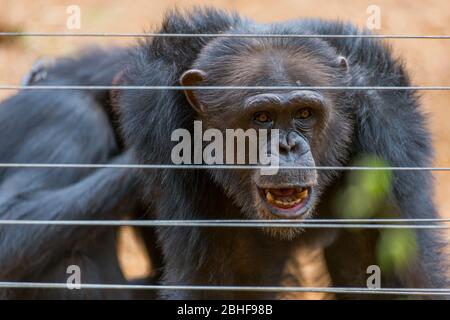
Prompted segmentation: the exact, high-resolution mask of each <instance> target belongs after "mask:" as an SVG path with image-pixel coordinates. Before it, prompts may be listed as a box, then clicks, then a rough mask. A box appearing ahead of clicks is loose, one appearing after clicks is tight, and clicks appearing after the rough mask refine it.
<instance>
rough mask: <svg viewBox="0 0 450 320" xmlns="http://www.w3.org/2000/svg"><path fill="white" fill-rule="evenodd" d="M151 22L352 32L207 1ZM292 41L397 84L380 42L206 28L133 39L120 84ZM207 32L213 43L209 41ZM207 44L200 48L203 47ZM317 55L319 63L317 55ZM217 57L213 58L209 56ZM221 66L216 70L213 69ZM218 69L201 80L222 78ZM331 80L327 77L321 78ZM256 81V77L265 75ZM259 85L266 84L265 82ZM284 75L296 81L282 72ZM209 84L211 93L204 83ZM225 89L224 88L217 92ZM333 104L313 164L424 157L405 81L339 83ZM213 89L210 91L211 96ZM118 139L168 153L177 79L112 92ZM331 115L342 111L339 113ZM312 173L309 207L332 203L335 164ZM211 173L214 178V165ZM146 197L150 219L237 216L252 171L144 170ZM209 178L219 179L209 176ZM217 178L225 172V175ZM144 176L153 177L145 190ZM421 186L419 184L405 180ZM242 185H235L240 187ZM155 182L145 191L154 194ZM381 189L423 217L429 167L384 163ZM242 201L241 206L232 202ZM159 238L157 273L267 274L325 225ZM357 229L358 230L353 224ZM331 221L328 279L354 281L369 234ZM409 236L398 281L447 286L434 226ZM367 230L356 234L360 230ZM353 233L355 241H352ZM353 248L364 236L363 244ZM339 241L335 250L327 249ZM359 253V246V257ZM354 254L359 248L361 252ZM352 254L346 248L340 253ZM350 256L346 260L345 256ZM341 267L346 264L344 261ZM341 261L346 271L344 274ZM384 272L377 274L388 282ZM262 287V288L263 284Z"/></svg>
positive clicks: (154, 158) (230, 279)
mask: <svg viewBox="0 0 450 320" xmlns="http://www.w3.org/2000/svg"><path fill="white" fill-rule="evenodd" d="M161 32H168V33H275V34H343V35H346V34H359V33H360V31H358V30H357V29H356V28H355V27H354V26H352V25H351V24H344V23H337V22H328V21H322V20H297V21H291V22H287V23H281V24H270V25H269V24H268V25H264V24H257V23H255V22H253V21H250V20H247V19H243V18H241V17H239V16H237V15H228V14H226V13H224V12H220V11H216V10H196V11H193V12H192V13H189V14H187V15H182V14H180V13H178V12H173V13H171V14H169V15H168V16H167V17H166V20H165V22H164V23H163V27H162V28H161ZM262 41H266V42H267V43H268V44H269V45H270V44H275V43H277V44H278V43H281V45H283V44H286V45H291V46H298V48H299V50H302V51H306V52H311V53H313V55H314V56H319V57H320V56H323V57H327V56H329V55H330V54H333V53H334V54H336V56H337V55H343V56H345V57H347V59H348V63H349V66H350V70H349V73H348V75H347V76H343V77H340V78H336V79H335V81H337V84H340V85H348V86H408V85H410V82H409V79H408V76H407V75H406V73H405V71H404V68H403V66H402V64H401V63H400V62H399V61H397V60H395V59H393V58H392V55H391V53H390V50H389V49H388V48H387V47H386V46H385V45H383V44H382V43H380V42H379V41H377V40H373V39H289V40H286V39H283V40H273V39H269V40H268V39H265V40H257V39H252V40H247V39H235V38H229V39H211V38H154V39H152V40H150V41H147V42H142V43H141V44H140V45H139V46H138V47H137V48H136V50H134V51H133V53H132V57H131V58H130V60H129V61H130V62H129V64H128V65H127V70H126V73H125V75H124V77H123V84H125V85H150V86H151V85H178V81H179V78H180V76H181V74H182V73H183V72H184V71H186V70H188V69H190V68H191V67H193V66H196V63H198V60H200V61H203V62H202V63H203V65H204V66H207V67H208V68H209V69H210V71H211V70H212V71H211V73H212V74H214V68H215V67H217V68H218V69H220V70H221V71H223V70H224V68H222V67H223V64H222V63H223V59H222V60H221V58H222V56H221V54H228V53H230V52H233V53H235V54H236V53H237V54H239V52H242V51H243V50H245V48H246V46H247V47H251V46H252V45H254V44H255V43H258V42H262ZM211 43H213V44H214V46H209V44H211ZM205 48H207V49H205ZM321 61H323V63H324V64H329V63H331V62H327V61H326V60H325V59H324V60H321ZM216 63H217V64H216ZM225 78H226V75H225V76H224V77H223V79H225ZM221 80H222V79H221V78H220V74H219V75H217V78H214V76H213V79H212V80H211V81H209V82H208V83H207V84H215V85H221V84H224V85H226V84H227V83H221ZM334 84H335V83H333V82H331V83H330V85H334ZM266 85H267V84H266ZM268 85H270V84H268ZM292 85H295V83H294V84H292ZM213 94H214V93H212V95H213ZM220 94H221V95H223V96H224V97H225V98H223V101H224V102H226V101H225V100H227V99H233V97H234V96H232V95H233V94H236V95H238V94H239V93H228V92H220ZM336 94H337V97H335V98H336V101H338V102H337V104H336V105H335V107H336V110H338V112H337V113H338V114H339V113H346V114H345V116H346V118H347V119H346V120H345V121H346V126H345V127H342V125H341V127H335V128H331V129H330V130H331V131H329V136H328V138H327V140H325V143H326V150H324V151H323V153H322V154H321V156H320V158H319V159H316V161H317V162H318V164H320V165H331V166H332V165H349V164H351V163H352V161H353V159H355V158H356V157H358V156H359V155H360V154H374V155H377V156H379V157H381V158H382V159H385V160H386V161H387V162H388V164H389V165H390V166H429V164H430V157H431V155H432V149H431V143H430V137H429V134H428V132H427V130H426V128H425V123H424V117H423V115H422V114H421V112H420V110H419V102H418V97H417V94H416V93H415V92H413V91H389V92H384V91H375V90H368V91H347V92H337V93H336ZM217 99H219V98H218V97H216V101H217ZM117 104H118V106H119V108H120V112H121V126H122V132H123V134H124V139H125V143H126V144H127V145H128V146H129V147H130V148H132V149H133V152H134V154H135V156H136V158H137V159H138V161H139V162H140V163H164V164H167V163H171V159H170V152H171V146H173V145H174V143H172V142H171V141H170V133H171V132H172V131H173V130H175V129H177V128H187V129H189V130H192V123H193V121H194V119H196V118H197V117H198V116H197V115H196V114H195V112H194V111H193V109H192V108H191V107H190V106H189V105H188V103H187V101H186V99H185V97H184V95H183V94H182V92H179V91H172V90H167V91H166V90H159V91H155V90H150V91H145V90H142V91H132V92H130V91H127V92H122V93H121V94H120V96H119V97H118V101H117ZM341 115H342V114H341ZM320 174H321V176H320V178H319V181H321V183H322V185H326V186H328V188H327V189H326V190H324V192H323V195H322V197H321V199H320V206H319V209H318V210H317V212H316V216H318V217H320V216H325V215H333V209H332V208H331V207H330V206H329V205H328V204H329V203H330V202H331V201H332V199H333V197H334V193H333V190H334V189H335V187H336V186H339V185H342V184H343V183H344V181H345V179H344V177H342V176H340V175H339V173H338V172H321V173H320ZM218 175H219V178H217V176H218ZM141 178H142V180H143V181H144V183H145V184H146V186H145V189H144V190H145V191H147V192H148V194H149V195H148V199H147V200H148V201H149V203H151V206H152V207H153V208H154V209H155V211H156V216H157V217H158V218H161V219H213V218H220V219H233V218H236V219H239V218H242V217H245V216H246V213H248V212H247V211H248V210H249V208H248V207H245V202H243V201H242V198H243V197H247V198H249V197H250V195H249V194H246V193H245V191H247V189H246V187H247V185H248V184H249V183H250V182H251V181H239V180H236V178H235V176H234V175H233V173H229V171H228V172H225V173H215V172H214V173H211V172H209V171H207V170H198V171H184V170H158V171H144V172H142V175H141ZM218 181H219V183H217V182H218ZM227 182H228V183H227ZM155 186H157V189H161V190H158V191H155ZM417 186H421V187H420V190H421V192H420V193H419V194H418V193H417V192H416V190H417ZM243 190H244V191H243ZM155 193H156V196H155ZM391 195H392V199H391V200H392V201H393V203H394V204H395V205H396V206H397V207H398V209H399V212H400V213H401V216H402V217H405V218H432V217H436V212H435V209H434V205H433V202H432V177H431V174H430V172H428V171H420V172H417V171H415V172H395V173H394V179H393V186H392V192H391ZM243 203H244V207H242V205H243ZM158 231H159V242H160V245H161V246H162V248H163V253H164V259H165V270H164V283H165V284H184V285H187V284H197V285H206V284H217V285H277V283H278V282H279V280H280V274H281V269H282V266H283V264H284V261H285V260H286V258H287V256H288V255H289V251H290V250H291V248H292V246H294V245H295V243H298V242H299V241H304V240H303V239H308V238H310V237H313V238H317V237H318V238H321V237H323V236H324V234H325V233H326V232H327V231H326V230H320V231H314V232H312V231H309V230H308V231H306V232H305V233H304V234H303V235H302V236H300V237H298V239H297V240H293V241H286V240H278V239H276V238H272V237H270V236H268V235H267V234H264V233H262V232H261V231H260V230H255V229H252V230H250V229H238V230H232V229H210V228H205V229H202V228H159V229H158ZM364 232H366V231H364ZM366 235H367V236H361V235H355V234H352V233H348V232H340V231H339V232H338V231H336V232H335V239H334V242H333V244H332V245H331V246H330V247H328V249H327V258H328V260H329V270H330V273H331V274H332V277H333V284H334V285H337V286H339V285H342V286H345V285H347V286H360V287H364V286H365V278H366V274H365V270H366V267H367V266H368V265H369V264H373V263H374V257H373V253H371V252H370V251H369V252H366V249H367V248H372V249H373V246H374V245H373V237H375V236H376V232H369V231H367V232H366ZM417 237H418V239H419V240H418V241H419V246H420V248H419V249H420V250H419V251H420V252H419V258H418V261H417V265H415V266H414V267H413V268H412V271H411V272H410V274H409V275H407V276H406V277H404V278H406V280H404V279H403V280H402V281H403V285H404V286H417V287H446V286H448V283H449V281H448V278H447V276H446V274H445V272H446V271H447V270H448V268H447V267H446V266H444V264H443V259H444V258H443V257H442V256H441V255H439V254H438V251H439V250H440V248H441V242H440V238H439V235H438V233H437V232H436V231H418V232H417ZM363 241H364V242H366V243H367V246H366V247H364V246H365V245H362V244H361V242H363ZM355 243H359V245H357V246H355ZM361 248H366V249H364V250H362V249H361ZM337 249H339V251H338V250H337ZM359 256H361V258H359ZM363 257H367V259H366V260H364V259H363ZM350 258H351V259H350ZM350 263H352V265H350ZM344 270H349V272H346V273H345V272H343V271H344ZM344 273H345V275H343V274H344ZM396 282H397V280H394V281H393V282H391V283H383V286H384V287H386V286H389V285H390V284H393V283H394V285H395V283H396ZM163 296H164V297H169V298H216V297H220V298H241V297H245V298H248V297H261V295H252V294H251V293H243V294H240V293H233V292H220V293H217V292H164V293H163ZM265 297H272V295H271V294H268V295H265Z"/></svg>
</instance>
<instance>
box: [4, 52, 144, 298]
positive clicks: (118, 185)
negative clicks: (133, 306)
mask: <svg viewBox="0 0 450 320" xmlns="http://www.w3.org/2000/svg"><path fill="white" fill-rule="evenodd" d="M125 56H127V55H126V52H125V50H115V51H114V53H109V52H106V51H102V50H97V49H95V50H90V51H89V52H86V53H85V54H83V55H82V56H81V57H79V58H77V59H60V60H56V61H55V62H54V63H47V62H44V63H37V64H36V66H37V67H36V68H33V70H32V71H31V72H30V74H29V76H28V77H26V79H25V84H29V85H34V84H38V85H111V83H112V81H113V79H114V76H115V75H116V74H117V73H118V72H119V71H120V70H121V68H122V64H121V63H120V61H121V60H122V58H124V57H125ZM100 57H102V58H101V59H100ZM109 96H110V93H109V92H108V91H106V90H103V91H102V90H98V91H80V90H64V91H55V90H43V91H38V90H29V91H27V90H23V91H20V92H19V93H18V94H16V95H14V96H12V97H10V98H9V99H7V100H5V101H4V102H2V103H1V104H0V146H1V148H0V162H1V163H11V164H14V163H19V164H21V163H43V164H55V163H59V164H64V163H66V164H127V163H132V162H133V157H132V155H131V154H130V153H129V152H127V151H124V150H123V148H122V147H121V145H120V139H119V138H118V137H117V136H116V132H115V130H114V123H115V121H114V118H113V116H112V112H111V110H110V109H109V108H108V102H107V101H109ZM134 172H135V171H128V170H126V169H113V168H103V169H96V170H94V169H91V168H13V167H9V168H5V167H3V168H0V219H32V220H47V219H50V220H92V219H94V220H103V219H120V218H123V217H125V215H126V214H131V213H136V214H139V209H138V202H137V200H136V197H135V194H136V192H137V189H136V187H137V184H136V179H135V177H134V176H133V173H134ZM116 231H117V230H116V228H111V227H86V226H84V227H83V226H45V225H28V226H23V225H21V226H17V225H1V226H0V243H1V245H0V281H22V282H30V281H36V282H58V283H65V282H66V281H67V280H68V278H69V276H70V275H71V273H70V272H69V273H67V269H68V267H69V266H71V265H76V266H78V267H79V268H80V271H81V281H82V282H83V283H110V284H111V283H112V284H120V283H125V279H124V277H123V274H122V271H121V270H120V267H119V264H118V259H117V254H116V233H117V232H116ZM147 234H149V232H147ZM132 294H133V292H127V291H117V290H113V291H104V290H76V289H74V290H68V289H67V290H66V289H64V290H38V289H36V290H29V289H23V290H22V289H10V290H7V289H0V297H2V298H11V299H14V298H22V299H23V298H26V299H29V298H92V299H100V298H102V299H103V298H131V297H133V295H132Z"/></svg>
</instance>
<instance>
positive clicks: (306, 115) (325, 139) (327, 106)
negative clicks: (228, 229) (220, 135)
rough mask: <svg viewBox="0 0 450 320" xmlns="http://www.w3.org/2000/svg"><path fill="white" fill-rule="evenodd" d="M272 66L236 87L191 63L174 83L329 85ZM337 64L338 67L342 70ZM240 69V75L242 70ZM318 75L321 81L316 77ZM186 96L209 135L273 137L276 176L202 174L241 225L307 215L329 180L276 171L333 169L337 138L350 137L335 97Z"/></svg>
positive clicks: (340, 145) (305, 93)
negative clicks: (274, 133)
mask: <svg viewBox="0 0 450 320" xmlns="http://www.w3.org/2000/svg"><path fill="white" fill-rule="evenodd" d="M264 59H267V58H264ZM280 59H281V58H280ZM280 59H278V60H277V59H275V62H274V63H276V66H274V67H272V68H266V65H264V67H263V69H258V68H256V67H255V66H253V67H251V69H252V70H254V71H250V70H247V71H245V72H243V73H244V74H247V75H251V77H250V76H249V78H248V79H245V81H244V80H243V78H242V76H241V77H240V80H241V82H239V83H236V81H235V79H233V80H234V81H233V80H231V79H229V81H228V82H227V78H226V77H221V78H220V81H219V78H217V80H216V79H215V77H219V74H220V73H221V72H220V71H218V70H214V72H211V71H208V69H207V66H202V65H201V63H198V65H197V66H196V68H197V67H198V69H193V70H189V71H187V72H186V73H185V74H184V75H183V76H182V77H181V84H182V85H186V86H192V85H198V84H201V85H212V86H217V85H238V86H258V85H264V86H277V85H290V86H292V81H287V80H286V79H296V81H295V82H296V83H298V82H301V85H302V86H330V85H331V86H332V85H335V84H334V83H332V82H330V81H329V79H328V78H327V77H326V76H322V78H321V77H320V72H319V75H316V78H314V77H312V78H307V79H304V78H305V76H304V75H305V74H307V70H305V67H303V68H302V69H301V70H296V68H297V69H299V67H297V64H296V65H295V66H293V67H291V68H289V65H288V63H287V62H286V63H285V62H284V60H283V59H281V61H280ZM272 61H273V59H272ZM342 61H343V60H342V58H341V57H339V59H338V58H336V66H335V70H329V71H330V73H332V72H336V73H337V72H342V65H343V62H342ZM254 63H256V62H254ZM296 63H297V62H296ZM280 64H281V66H280ZM224 65H226V64H225V63H224ZM261 65H262V64H261ZM304 65H306V66H307V67H308V68H312V70H311V72H314V65H312V66H310V65H308V64H304ZM344 65H345V68H346V67H347V66H346V64H344ZM240 67H241V68H242V65H240ZM226 68H230V66H229V65H228V66H225V67H224V70H223V72H222V74H223V75H226V74H229V75H230V74H231V76H230V77H231V78H236V75H235V74H234V73H233V72H231V73H230V71H229V70H226ZM321 68H322V69H324V67H323V66H320V65H319V66H318V67H317V68H316V70H321ZM258 70H259V71H258ZM273 70H283V77H280V76H279V75H277V76H273ZM252 72H254V73H255V74H257V75H254V74H253V73H252ZM271 72H272V73H271ZM290 72H291V73H293V74H290ZM296 72H297V74H296ZM214 73H216V74H217V76H215V75H214ZM321 73H322V74H325V72H324V71H323V70H322V71H321ZM302 77H303V78H302ZM186 97H187V99H188V101H189V102H190V104H191V105H192V106H193V108H194V109H195V110H196V111H197V112H198V118H199V119H200V120H202V121H203V125H204V127H205V128H215V129H219V130H221V131H222V132H225V130H226V129H238V128H240V129H243V130H247V129H250V128H253V129H255V130H258V129H267V130H271V129H277V130H279V152H278V159H279V166H280V167H279V170H278V172H277V173H276V174H274V175H262V174H261V171H260V170H258V169H249V170H211V172H210V174H211V175H212V177H213V179H214V180H215V181H216V182H217V183H218V184H219V185H221V186H222V187H223V188H224V190H225V192H226V194H227V195H228V196H229V197H230V198H231V199H232V200H233V201H234V202H235V203H236V204H237V205H238V206H239V207H240V208H242V211H243V212H244V213H245V215H246V216H247V218H249V219H296V220H298V219H304V218H307V217H309V216H311V215H312V214H313V212H314V209H315V206H316V204H317V202H318V200H319V198H320V195H321V193H322V191H323V189H324V188H325V187H326V185H327V183H328V182H329V181H330V178H332V177H331V175H332V173H330V172H324V171H322V170H316V169H314V168H312V169H293V168H285V169H283V167H285V166H287V167H315V166H321V165H339V159H338V157H339V156H337V154H340V156H342V157H345V155H346V151H345V150H344V149H345V144H346V141H345V140H346V139H345V137H348V136H350V131H351V130H350V126H349V125H348V120H347V119H345V118H344V117H343V116H342V115H341V114H340V113H339V112H338V110H337V104H338V100H339V97H338V96H337V94H336V93H332V92H331V93H330V92H321V91H316V90H308V89H306V88H299V90H279V91H271V92H267V91H257V90H242V91H240V92H229V91H226V92H219V93H217V92H212V91H209V90H191V91H187V92H186ZM246 150H248V148H246ZM330 150H331V151H330ZM264 230H265V231H267V232H269V233H270V234H272V235H274V236H276V237H278V238H286V239H290V238H292V237H294V236H295V235H296V234H297V233H298V232H299V229H298V228H266V229H264Z"/></svg>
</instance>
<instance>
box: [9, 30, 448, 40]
mask: <svg viewBox="0 0 450 320" xmlns="http://www.w3.org/2000/svg"><path fill="white" fill-rule="evenodd" d="M0 37H106V38H112V37H131V38H147V37H149V38H288V39H289V38H290V39H292V38H305V39H307V38H322V39H404V40H408V39H409V40H417V39H421V40H448V39H450V35H404V34H384V35H383V34H260V33H164V32H161V33H159V32H140V33H126V32H0Z"/></svg>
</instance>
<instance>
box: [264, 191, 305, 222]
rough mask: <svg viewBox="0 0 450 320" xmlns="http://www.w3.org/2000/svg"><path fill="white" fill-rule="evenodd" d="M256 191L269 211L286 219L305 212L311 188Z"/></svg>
mask: <svg viewBox="0 0 450 320" xmlns="http://www.w3.org/2000/svg"><path fill="white" fill-rule="evenodd" d="M258 189H259V193H260V196H261V198H262V200H263V202H264V203H265V205H266V207H267V208H268V209H269V211H270V212H271V213H272V214H274V215H276V216H282V217H287V218H295V217H298V216H301V215H303V214H304V213H305V212H306V211H307V207H308V204H309V200H310V198H311V192H312V187H311V186H293V187H283V188H258Z"/></svg>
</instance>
